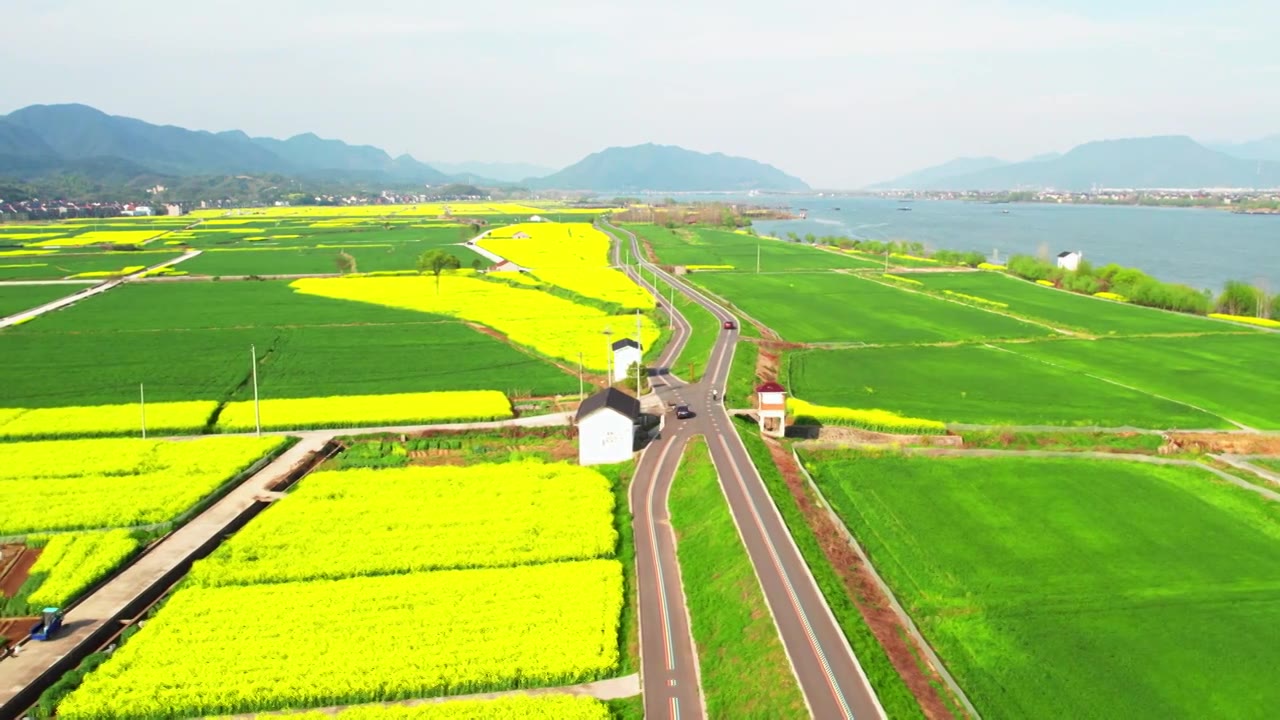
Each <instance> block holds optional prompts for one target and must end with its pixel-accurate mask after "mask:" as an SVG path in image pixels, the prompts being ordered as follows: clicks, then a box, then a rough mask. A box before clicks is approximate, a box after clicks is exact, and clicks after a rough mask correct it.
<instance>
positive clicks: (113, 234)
mask: <svg viewBox="0 0 1280 720" xmlns="http://www.w3.org/2000/svg"><path fill="white" fill-rule="evenodd" d="M164 232H165V230H164V228H153V229H151V230H114V231H108V230H103V231H96V230H90V231H89V232H87V233H81V234H79V235H74V236H71V237H63V238H54V239H51V240H41V241H40V242H34V243H31V244H30V245H29V247H36V248H38V247H51V246H56V247H75V246H82V245H105V244H111V245H141V244H142V243H144V242H146V241H148V240H150V239H152V238H154V237H158V236H160V235H163V234H164Z"/></svg>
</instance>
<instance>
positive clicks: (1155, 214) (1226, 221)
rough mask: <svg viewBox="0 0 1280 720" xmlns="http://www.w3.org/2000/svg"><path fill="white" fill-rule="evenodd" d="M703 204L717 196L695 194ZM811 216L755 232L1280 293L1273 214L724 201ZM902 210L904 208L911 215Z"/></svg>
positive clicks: (1279, 224)
mask: <svg viewBox="0 0 1280 720" xmlns="http://www.w3.org/2000/svg"><path fill="white" fill-rule="evenodd" d="M698 199H701V200H710V199H715V198H713V197H705V196H704V197H701V198H698ZM725 199H733V200H741V201H746V202H753V203H758V204H761V205H771V206H789V207H790V208H792V209H793V210H799V209H800V208H804V209H806V210H807V211H808V218H807V219H805V220H773V221H761V222H757V223H756V228H757V230H759V231H760V232H762V233H765V234H770V235H779V234H783V235H785V233H787V232H794V233H796V234H798V235H801V236H804V235H805V234H807V233H813V234H814V235H818V236H823V235H838V236H845V237H851V238H864V239H874V240H916V241H919V242H923V243H925V245H926V246H928V247H929V248H931V249H944V248H945V249H949V250H979V251H981V252H983V253H986V254H987V255H989V256H990V255H991V254H992V252H993V251H998V252H999V257H1000V258H1001V259H1005V258H1007V257H1008V256H1009V255H1010V254H1027V255H1036V254H1038V253H1039V252H1040V251H1041V250H1042V249H1044V250H1047V251H1048V252H1049V253H1050V255H1051V256H1052V255H1057V254H1058V253H1059V252H1061V251H1063V250H1080V251H1081V252H1083V253H1084V256H1085V258H1086V259H1087V260H1089V261H1090V262H1091V263H1093V264H1094V266H1095V267H1097V266H1101V265H1105V264H1107V263H1117V264H1119V265H1124V266H1126V267H1136V268H1139V269H1141V270H1143V271H1144V272H1146V273H1148V274H1149V275H1152V276H1154V277H1156V278H1158V279H1160V280H1165V281H1170V282H1178V283H1184V284H1186V285H1190V286H1192V287H1195V288H1198V289H1206V288H1208V289H1212V290H1214V291H1217V290H1218V289H1220V288H1221V287H1222V284H1223V283H1224V282H1225V281H1227V280H1232V279H1235V280H1245V281H1247V282H1250V283H1253V282H1256V281H1259V280H1262V281H1264V282H1266V283H1267V284H1268V285H1269V288H1270V291H1271V292H1277V291H1280V216H1275V215H1270V216H1268V215H1241V214H1234V213H1230V212H1224V211H1221V210H1205V209H1196V208H1152V207H1133V206H1113V205H1051V204H1032V203H1010V204H988V203H972V202H960V201H952V200H916V201H914V202H905V203H903V202H898V201H896V200H890V199H885V198H863V197H859V198H854V197H840V198H832V197H817V196H797V195H760V196H755V197H747V196H745V195H732V196H728V195H727V196H725ZM899 208H910V210H909V211H904V210H900V209H899Z"/></svg>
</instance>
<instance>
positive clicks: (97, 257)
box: [0, 250, 182, 280]
mask: <svg viewBox="0 0 1280 720" xmlns="http://www.w3.org/2000/svg"><path fill="white" fill-rule="evenodd" d="M181 254H182V253H180V252H178V251H176V250H167V251H156V252H151V251H144V252H113V253H106V252H97V253H83V252H77V253H58V254H54V255H31V256H17V257H9V258H4V257H0V280H57V279H59V278H65V277H69V276H71V275H75V274H76V273H82V272H99V271H114V270H122V269H124V268H126V267H132V266H137V265H145V266H147V267H150V266H152V265H157V264H159V263H162V262H164V261H165V260H171V259H173V258H175V257H178V256H179V255H181Z"/></svg>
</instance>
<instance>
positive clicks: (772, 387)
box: [756, 382, 787, 393]
mask: <svg viewBox="0 0 1280 720" xmlns="http://www.w3.org/2000/svg"><path fill="white" fill-rule="evenodd" d="M786 391H787V389H786V388H784V387H782V386H781V385H779V384H778V383H776V382H767V383H765V384H763V385H757V386H756V392H758V393H776V392H786Z"/></svg>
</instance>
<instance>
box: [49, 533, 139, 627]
mask: <svg viewBox="0 0 1280 720" xmlns="http://www.w3.org/2000/svg"><path fill="white" fill-rule="evenodd" d="M138 544H139V543H138V540H137V539H136V538H134V537H133V535H131V534H130V533H129V531H128V530H123V529H116V530H107V531H105V532H83V533H67V534H64V535H55V536H53V537H52V538H50V539H49V542H48V543H47V544H46V545H45V546H44V549H43V550H42V551H41V553H40V558H39V559H38V560H36V563H35V565H33V566H31V576H32V577H38V576H39V577H44V580H43V581H41V583H40V584H39V585H38V586H37V587H36V589H35V590H34V591H32V593H31V595H30V596H29V597H28V599H27V604H28V606H29V608H30V611H31V612H38V611H39V610H40V608H42V607H65V606H66V605H67V603H69V602H70V601H72V600H74V599H75V598H77V597H79V596H80V594H81V593H83V592H84V591H85V590H87V589H88V588H89V586H90V585H92V584H94V583H95V582H97V581H98V580H100V579H101V578H102V577H103V576H105V575H106V574H107V573H109V572H111V571H112V570H114V569H115V568H116V567H117V566H118V565H119V564H120V563H122V562H124V561H125V560H126V559H127V558H128V557H129V556H130V555H132V554H133V553H134V551H135V550H137V549H138Z"/></svg>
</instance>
